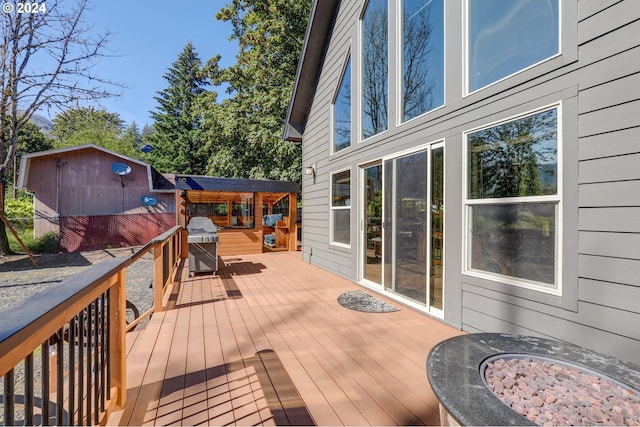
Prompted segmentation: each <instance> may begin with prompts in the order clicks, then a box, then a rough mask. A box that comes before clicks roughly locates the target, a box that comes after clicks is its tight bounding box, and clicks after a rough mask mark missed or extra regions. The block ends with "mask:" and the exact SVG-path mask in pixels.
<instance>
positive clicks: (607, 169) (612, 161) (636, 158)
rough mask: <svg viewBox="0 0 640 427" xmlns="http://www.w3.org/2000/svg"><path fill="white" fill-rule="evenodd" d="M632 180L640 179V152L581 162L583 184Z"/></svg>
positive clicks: (581, 180) (581, 181) (580, 179)
mask: <svg viewBox="0 0 640 427" xmlns="http://www.w3.org/2000/svg"><path fill="white" fill-rule="evenodd" d="M639 148H640V147H639ZM630 180H640V153H637V154H629V155H626V156H616V157H605V158H600V159H594V160H585V161H582V162H581V163H580V178H579V181H580V183H581V184H590V183H599V182H611V181H630Z"/></svg>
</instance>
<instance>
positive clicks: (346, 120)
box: [333, 59, 351, 153]
mask: <svg viewBox="0 0 640 427" xmlns="http://www.w3.org/2000/svg"><path fill="white" fill-rule="evenodd" d="M350 145H351V59H349V61H347V66H346V67H345V69H344V74H343V75H342V80H341V81H340V87H339V88H338V94H337V95H336V100H335V101H334V103H333V152H334V153H335V152H337V151H340V150H342V149H345V148H347V147H348V146H350Z"/></svg>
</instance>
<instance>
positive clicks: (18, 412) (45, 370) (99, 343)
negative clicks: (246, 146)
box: [0, 226, 183, 425]
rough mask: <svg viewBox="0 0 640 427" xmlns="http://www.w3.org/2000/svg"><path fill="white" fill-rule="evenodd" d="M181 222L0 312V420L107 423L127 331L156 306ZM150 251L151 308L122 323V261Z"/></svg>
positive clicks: (122, 380) (116, 404) (121, 392)
mask: <svg viewBox="0 0 640 427" xmlns="http://www.w3.org/2000/svg"><path fill="white" fill-rule="evenodd" d="M182 230H183V229H182V227H180V226H176V227H174V228H173V229H171V230H169V231H167V232H166V233H164V234H162V235H160V236H158V237H156V238H155V239H153V240H152V241H151V242H149V243H148V244H147V245H146V246H144V247H143V248H142V249H140V250H139V251H138V252H136V253H135V254H133V255H131V256H130V257H124V258H114V259H110V260H107V261H103V262H101V263H99V264H97V265H95V266H93V267H91V268H89V269H88V270H85V271H84V272H82V273H79V274H76V275H75V276H73V277H70V278H68V279H66V280H65V281H63V282H62V283H60V284H59V285H56V286H55V287H53V288H49V289H48V290H46V291H44V292H42V293H40V294H37V295H35V296H33V297H31V298H29V299H27V300H25V301H24V302H22V303H21V304H20V305H18V306H15V307H13V308H10V309H8V310H5V311H3V312H2V313H0V317H1V318H2V321H1V322H0V376H2V377H3V383H2V388H3V392H2V396H1V398H2V400H1V401H0V406H2V407H3V410H2V411H1V412H0V417H1V419H0V424H5V425H14V424H24V425H55V424H57V425H74V424H77V425H84V424H87V425H89V424H102V425H104V424H106V422H107V420H108V418H109V415H110V414H111V412H112V411H113V410H114V409H117V408H122V407H123V406H124V403H125V398H126V357H125V356H126V337H125V334H126V331H127V330H131V329H133V328H134V327H135V326H136V324H137V323H138V322H139V321H140V320H142V319H143V318H145V317H147V316H149V315H151V314H152V313H153V312H155V311H161V310H162V307H163V299H164V295H165V291H166V290H167V289H168V287H169V286H170V285H171V283H172V282H173V280H174V275H175V272H176V270H177V266H178V262H179V259H180V256H181V252H182V246H181V242H182V239H181V233H182ZM152 251H153V257H154V280H153V287H154V301H153V307H152V308H151V309H150V310H148V311H147V312H146V313H143V314H142V315H141V316H140V317H139V318H138V319H136V320H135V321H134V322H132V323H130V324H129V325H128V326H127V324H126V268H127V267H128V266H130V265H131V264H133V263H134V262H135V261H136V260H138V259H140V258H141V257H142V256H144V255H145V254H147V253H149V252H152Z"/></svg>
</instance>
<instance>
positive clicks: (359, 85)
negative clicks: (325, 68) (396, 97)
mask: <svg viewBox="0 0 640 427" xmlns="http://www.w3.org/2000/svg"><path fill="white" fill-rule="evenodd" d="M386 1H387V55H388V56H389V57H388V59H387V64H389V66H388V69H387V128H386V129H385V130H383V131H382V132H380V133H377V134H375V135H371V136H369V137H367V138H363V137H362V115H363V114H364V107H363V106H364V103H363V102H362V84H363V82H364V79H363V78H362V63H363V60H362V55H363V53H364V49H363V48H362V42H363V37H362V31H363V26H362V20H363V19H364V14H365V12H366V11H367V7H368V6H369V0H365V1H364V2H363V5H362V9H360V16H359V17H358V61H357V62H358V63H357V67H354V63H353V62H352V63H351V68H352V71H353V69H354V68H356V69H357V78H356V80H355V81H356V82H357V85H356V86H357V87H356V91H355V92H356V97H357V99H356V105H357V113H356V116H357V117H356V121H355V123H356V141H357V144H360V143H364V142H369V141H371V140H373V139H376V138H378V137H382V135H384V134H386V133H388V132H389V131H390V130H391V114H390V113H391V111H392V109H391V103H392V99H391V91H390V89H391V82H390V79H391V65H390V64H393V63H395V59H394V58H392V57H391V55H392V49H390V46H391V38H392V28H391V16H390V15H391V8H392V7H395V6H394V5H395V3H396V2H391V1H389V0H386ZM352 83H353V82H352ZM351 93H353V89H352V91H351ZM352 126H353V122H352ZM352 142H353V141H352ZM352 145H353V144H352Z"/></svg>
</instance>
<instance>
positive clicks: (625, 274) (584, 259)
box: [578, 255, 640, 325]
mask: <svg viewBox="0 0 640 427" xmlns="http://www.w3.org/2000/svg"><path fill="white" fill-rule="evenodd" d="M578 263H579V268H580V277H583V278H586V279H594V280H603V281H606V282H615V283H620V284H626V285H633V286H640V274H638V272H640V260H637V259H626V258H613V257H610V256H593V255H580V256H579V257H578ZM639 305H640V304H639ZM636 310H637V311H638V312H640V307H637V308H636ZM638 324H639V325H640V323H638Z"/></svg>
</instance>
